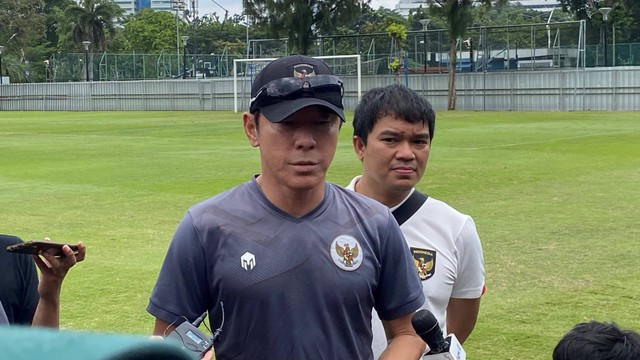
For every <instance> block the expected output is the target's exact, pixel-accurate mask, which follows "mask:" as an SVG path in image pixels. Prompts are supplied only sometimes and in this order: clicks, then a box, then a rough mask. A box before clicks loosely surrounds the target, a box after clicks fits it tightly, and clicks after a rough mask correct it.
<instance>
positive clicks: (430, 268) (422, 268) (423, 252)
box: [411, 247, 436, 281]
mask: <svg viewBox="0 0 640 360" xmlns="http://www.w3.org/2000/svg"><path fill="white" fill-rule="evenodd" d="M411 255H413V263H414V265H415V266H416V269H417V270H418V276H419V277H420V280H422V281H424V280H427V279H429V278H430V277H432V276H433V275H434V274H435V273H436V252H435V251H434V250H427V249H418V248H414V247H412V248H411Z"/></svg>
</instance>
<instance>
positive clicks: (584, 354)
mask: <svg viewBox="0 0 640 360" xmlns="http://www.w3.org/2000/svg"><path fill="white" fill-rule="evenodd" d="M637 359H640V334H638V333H637V332H635V331H632V330H622V329H620V328H619V327H618V326H617V325H616V324H615V323H601V322H597V321H591V322H588V323H580V324H577V325H576V326H574V327H573V329H571V330H570V331H569V332H568V333H566V334H565V335H564V337H563V338H562V339H560V341H559V342H558V344H557V345H556V347H555V349H554V350H553V360H637Z"/></svg>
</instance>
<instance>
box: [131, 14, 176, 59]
mask: <svg viewBox="0 0 640 360" xmlns="http://www.w3.org/2000/svg"><path fill="white" fill-rule="evenodd" d="M180 25H183V24H182V22H180ZM124 31H125V34H126V39H127V44H126V45H125V50H135V51H137V52H143V53H160V52H162V50H166V49H173V50H175V48H176V20H175V16H174V15H173V14H172V13H170V12H168V11H154V10H152V9H144V10H142V11H140V12H138V13H136V14H134V15H132V16H130V17H128V18H127V20H126V21H125V23H124ZM180 33H182V34H184V25H183V26H182V29H181V30H180Z"/></svg>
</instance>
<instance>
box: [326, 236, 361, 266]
mask: <svg viewBox="0 0 640 360" xmlns="http://www.w3.org/2000/svg"><path fill="white" fill-rule="evenodd" d="M329 253H331V260H333V262H334V263H335V264H336V265H337V266H338V267H339V268H340V269H342V270H346V271H354V270H357V269H358V268H359V267H360V265H362V260H363V259H364V255H363V253H362V249H361V248H360V244H358V241H357V240H356V239H355V238H354V237H352V236H349V235H340V236H338V237H337V238H335V239H333V241H332V242H331V247H330V248H329Z"/></svg>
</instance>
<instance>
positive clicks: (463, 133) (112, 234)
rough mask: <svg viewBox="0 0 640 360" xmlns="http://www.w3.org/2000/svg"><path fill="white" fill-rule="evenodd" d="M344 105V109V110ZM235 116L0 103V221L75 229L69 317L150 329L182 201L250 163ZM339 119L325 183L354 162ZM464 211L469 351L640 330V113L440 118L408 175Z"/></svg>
mask: <svg viewBox="0 0 640 360" xmlns="http://www.w3.org/2000/svg"><path fill="white" fill-rule="evenodd" d="M349 116H350V115H349ZM241 124H242V121H241V115H240V114H234V113H231V112H82V113H69V112H67V113H59V112H0V204H2V206H1V207H0V218H1V219H2V226H1V227H0V232H2V233H7V234H14V235H18V236H20V237H22V238H23V239H25V240H32V239H41V238H42V237H44V236H49V237H51V238H52V240H54V241H65V242H75V241H78V240H83V241H84V242H85V243H86V244H87V246H88V254H87V259H86V261H85V262H83V263H81V264H79V265H78V266H77V267H76V268H74V269H73V270H72V271H71V273H70V274H69V276H68V279H67V280H66V281H65V286H64V288H63V306H62V319H61V323H62V325H63V327H64V328H69V329H82V330H95V331H107V332H116V331H117V332H124V333H132V334H149V333H150V332H151V329H152V327H153V319H152V317H151V316H150V315H148V314H147V313H146V311H145V307H146V305H147V300H148V297H149V294H150V291H151V289H152V287H153V284H154V282H155V280H156V276H157V273H158V271H159V268H160V265H161V262H162V259H163V257H164V254H165V251H166V249H167V246H168V243H169V241H170V239H171V236H172V233H173V230H174V228H175V226H176V225H177V223H178V222H179V221H180V219H181V218H182V216H183V215H184V212H185V211H186V209H187V208H188V207H189V206H190V205H192V204H194V203H196V202H199V201H201V200H203V199H205V198H207V197H210V196H212V195H214V194H217V193H219V192H221V191H223V190H225V189H228V188H230V187H232V186H234V185H236V184H239V183H241V182H244V181H246V180H248V179H249V178H250V177H251V176H252V175H253V174H255V173H257V172H259V159H258V151H257V150H256V149H254V148H251V147H250V146H249V145H248V143H247V141H246V139H245V137H244V134H243V133H242V130H241ZM351 133H352V129H351V126H350V124H347V126H345V127H344V128H343V129H342V132H341V139H340V143H339V148H338V151H337V155H336V158H335V160H334V162H333V165H332V168H331V170H330V173H329V180H331V181H333V182H335V183H338V184H341V185H346V184H347V183H348V182H349V180H350V179H351V178H352V176H354V175H357V174H358V173H359V170H360V165H359V162H358V161H357V160H356V158H355V155H354V153H353V150H352V148H351V140H350V139H351ZM419 187H420V188H421V190H423V191H426V192H427V193H428V194H430V195H431V196H433V197H436V198H439V199H442V200H445V201H447V202H448V203H450V204H451V205H453V206H454V207H456V208H457V209H459V210H461V211H463V212H465V213H468V214H470V215H472V216H473V217H474V219H475V221H476V224H477V227H478V231H479V232H480V236H481V239H482V241H483V246H484V254H485V262H486V273H487V288H488V291H487V293H486V295H485V296H484V299H483V302H482V307H481V311H480V318H479V321H478V324H477V326H476V330H475V331H474V333H473V334H472V335H471V337H470V338H469V340H468V341H467V343H466V344H465V349H466V351H467V353H468V358H469V359H545V358H546V359H549V358H550V357H551V351H552V349H553V347H554V346H555V343H556V342H557V341H558V340H559V338H560V337H561V336H562V335H563V333H564V332H565V331H567V330H568V329H570V328H571V327H572V326H573V325H574V324H575V323H577V322H581V321H586V320H591V319H596V320H602V321H616V322H617V323H618V324H620V325H621V326H623V327H629V328H634V329H636V330H640V311H638V310H639V309H640V307H639V305H638V304H639V300H640V290H639V289H640V261H639V259H638V258H639V255H640V243H639V240H640V225H638V224H639V223H640V113H612V112H557V113H542V112H444V111H441V112H439V113H438V119H437V122H436V132H435V139H434V143H433V148H432V152H431V158H430V162H429V166H428V169H427V175H426V176H425V179H423V181H422V183H421V184H420V186H419Z"/></svg>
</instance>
